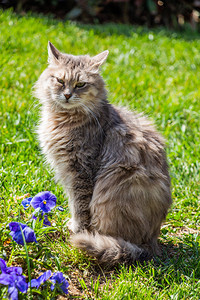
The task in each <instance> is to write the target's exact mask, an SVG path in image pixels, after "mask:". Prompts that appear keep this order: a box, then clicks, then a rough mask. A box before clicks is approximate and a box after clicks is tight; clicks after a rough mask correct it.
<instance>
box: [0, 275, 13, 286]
mask: <svg viewBox="0 0 200 300" xmlns="http://www.w3.org/2000/svg"><path fill="white" fill-rule="evenodd" d="M13 281H14V279H13V277H12V275H10V274H6V273H3V274H1V275H0V284H4V285H9V284H11V283H12V282H13Z"/></svg>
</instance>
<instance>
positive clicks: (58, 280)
mask: <svg viewBox="0 0 200 300" xmlns="http://www.w3.org/2000/svg"><path fill="white" fill-rule="evenodd" d="M50 280H51V281H52V282H53V284H52V285H51V290H52V291H53V290H54V288H55V286H57V285H58V286H59V288H61V290H62V291H63V293H65V294H68V289H67V288H68V286H69V283H68V281H67V280H66V279H65V277H64V276H63V273H62V272H57V273H54V274H53V275H52V276H51V278H50Z"/></svg>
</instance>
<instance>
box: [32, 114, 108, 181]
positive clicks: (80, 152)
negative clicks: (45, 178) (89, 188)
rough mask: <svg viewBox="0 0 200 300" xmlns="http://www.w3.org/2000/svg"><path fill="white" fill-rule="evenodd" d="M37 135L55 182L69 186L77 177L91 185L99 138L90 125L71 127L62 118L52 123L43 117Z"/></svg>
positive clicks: (99, 145)
mask: <svg viewBox="0 0 200 300" xmlns="http://www.w3.org/2000/svg"><path fill="white" fill-rule="evenodd" d="M38 133H39V140H40V145H41V148H42V151H43V153H44V154H45V156H46V158H47V161H48V162H49V163H50V165H51V167H52V168H53V169H54V170H55V175H56V179H57V180H60V181H61V182H64V183H65V184H66V182H68V185H69V186H71V183H70V182H72V181H73V180H74V178H75V177H76V176H77V174H78V175H79V176H82V177H83V178H85V179H87V180H89V181H91V182H93V181H94V178H95V175H96V173H97V170H98V167H99V161H98V158H99V154H100V151H101V147H102V143H103V134H102V132H101V130H99V129H98V128H96V127H95V126H93V123H89V124H83V125H80V126H73V125H70V124H69V122H67V118H66V117H65V116H63V118H57V119H56V118H55V116H53V115H51V114H46V113H45V114H43V116H42V118H41V123H40V126H39V130H38Z"/></svg>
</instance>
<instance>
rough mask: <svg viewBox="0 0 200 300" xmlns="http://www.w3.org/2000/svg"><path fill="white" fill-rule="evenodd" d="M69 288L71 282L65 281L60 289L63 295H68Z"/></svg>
mask: <svg viewBox="0 0 200 300" xmlns="http://www.w3.org/2000/svg"><path fill="white" fill-rule="evenodd" d="M68 287H69V282H68V281H67V280H66V279H65V281H64V282H63V284H62V285H61V286H60V288H61V290H62V291H63V293H65V294H68Z"/></svg>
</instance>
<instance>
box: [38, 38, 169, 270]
mask: <svg viewBox="0 0 200 300" xmlns="http://www.w3.org/2000/svg"><path fill="white" fill-rule="evenodd" d="M48 53H49V59H48V61H49V66H48V67H47V69H46V70H45V71H44V72H43V73H42V75H41V76H40V78H39V80H38V81H37V83H36V85H35V95H36V97H37V98H38V99H39V100H40V102H41V104H42V105H41V121H40V125H39V128H38V134H39V140H40V145H41V148H42V151H43V153H44V154H45V156H46V158H47V161H48V162H49V163H50V165H51V166H52V168H53V169H54V171H55V176H56V179H57V180H59V181H60V182H61V183H62V185H63V187H64V189H65V191H66V192H67V193H68V196H69V207H70V212H71V216H72V219H71V220H70V221H69V224H68V225H69V228H70V229H71V230H72V231H73V233H74V235H73V237H72V242H73V243H74V245H75V246H77V247H79V248H81V249H84V250H86V251H87V252H88V253H89V254H90V255H92V256H95V257H97V258H98V259H99V261H100V262H104V263H108V264H111V265H112V264H115V263H118V262H124V263H128V264H130V263H133V262H134V261H135V260H143V259H145V258H146V257H148V256H149V255H153V254H156V253H157V252H158V246H157V238H158V235H159V232H160V226H161V223H162V221H163V220H164V219H165V217H166V214H167V211H168V208H169V206H170V204H171V192H170V177H169V174H168V166H167V162H166V155H165V150H164V140H163V138H162V137H161V136H160V134H159V133H158V132H157V131H156V130H155V128H154V126H153V125H152V124H151V122H149V121H148V120H147V119H146V118H145V117H144V116H142V115H140V114H136V113H133V112H129V111H128V110H126V109H125V108H118V107H115V106H113V105H111V104H109V103H108V101H107V93H106V89H105V84H104V81H103V79H102V77H101V76H100V74H99V68H100V66H101V65H102V64H103V63H104V62H105V60H106V58H107V55H108V51H104V52H102V53H100V54H98V55H96V56H94V57H90V56H88V55H85V56H73V55H69V54H63V53H61V52H60V51H58V50H57V49H56V48H55V47H54V46H53V45H52V44H51V43H50V42H49V44H48Z"/></svg>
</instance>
